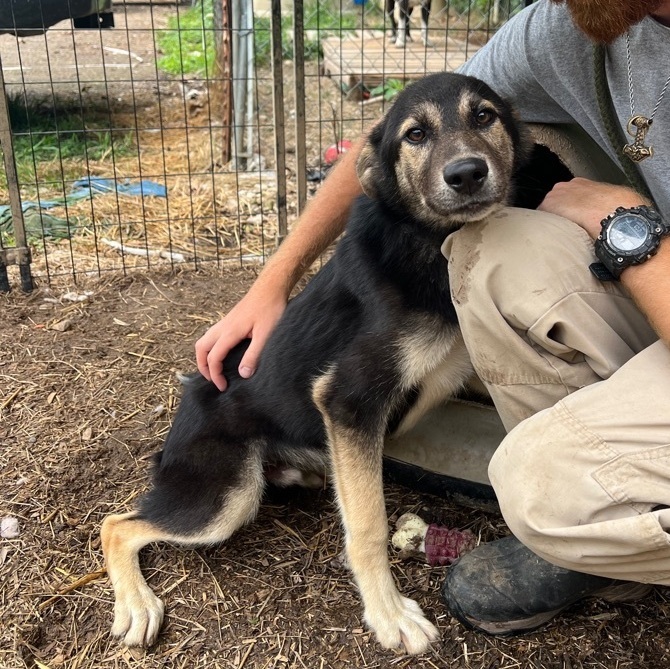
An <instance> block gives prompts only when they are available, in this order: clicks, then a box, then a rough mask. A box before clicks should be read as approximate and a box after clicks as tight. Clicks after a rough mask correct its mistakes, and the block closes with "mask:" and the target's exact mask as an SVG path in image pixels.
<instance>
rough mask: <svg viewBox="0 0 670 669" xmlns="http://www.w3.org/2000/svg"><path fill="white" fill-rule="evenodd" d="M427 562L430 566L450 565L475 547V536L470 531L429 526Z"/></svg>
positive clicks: (426, 540) (427, 533)
mask: <svg viewBox="0 0 670 669" xmlns="http://www.w3.org/2000/svg"><path fill="white" fill-rule="evenodd" d="M425 542H426V561H427V562H428V564H429V565H432V566H440V567H443V566H444V565H450V564H451V563H452V562H454V560H456V558H458V557H460V556H461V555H463V554H464V553H467V552H468V551H471V550H472V549H473V548H474V547H475V543H476V542H475V535H474V534H472V532H470V530H463V531H461V530H450V529H449V528H447V527H443V526H441V525H435V524H434V523H433V524H432V525H429V526H428V531H427V532H426V539H425Z"/></svg>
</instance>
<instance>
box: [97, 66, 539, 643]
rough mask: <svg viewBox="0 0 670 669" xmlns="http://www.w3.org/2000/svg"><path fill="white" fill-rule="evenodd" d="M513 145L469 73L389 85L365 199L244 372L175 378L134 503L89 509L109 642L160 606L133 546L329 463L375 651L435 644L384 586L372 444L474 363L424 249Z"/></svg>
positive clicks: (218, 538)
mask: <svg viewBox="0 0 670 669" xmlns="http://www.w3.org/2000/svg"><path fill="white" fill-rule="evenodd" d="M526 144H527V140H526V138H525V135H524V130H523V129H522V127H521V125H520V124H519V123H518V122H517V120H516V119H515V116H514V114H513V112H512V110H511V108H510V106H509V105H508V104H507V103H506V102H505V101H504V100H502V99H501V98H500V97H498V96H497V95H496V94H495V93H494V92H493V91H492V90H491V89H490V88H489V87H488V86H487V85H486V84H484V83H482V82H480V81H478V80H476V79H473V78H470V77H466V76H463V75H458V74H447V73H443V74H436V75H431V76H428V77H426V78H424V79H422V80H419V81H418V82H416V83H413V84H411V85H410V86H408V87H407V88H406V89H405V90H404V91H403V92H401V93H400V94H399V95H398V97H397V99H396V101H395V103H394V104H393V105H392V106H391V108H390V110H389V111H388V113H387V114H386V116H385V117H384V118H383V119H382V120H381V121H380V122H379V123H378V124H377V125H376V126H375V127H374V128H373V130H372V131H371V132H370V134H369V136H368V139H367V142H366V144H365V146H364V148H363V149H362V152H361V155H360V157H359V160H358V163H357V171H358V175H359V179H360V182H361V185H362V188H363V191H364V193H365V195H363V196H361V197H360V198H359V199H358V200H357V201H356V203H355V205H354V207H353V209H352V213H351V216H350V220H349V222H348V225H347V228H346V232H345V234H344V235H343V237H342V239H341V240H340V241H339V243H338V245H337V247H336V249H335V252H334V254H333V256H332V258H331V259H330V260H329V261H328V262H327V263H326V264H325V265H324V266H323V268H322V269H321V270H320V271H319V272H318V273H317V274H316V275H315V276H314V277H313V279H312V280H311V281H310V282H309V283H308V284H307V286H306V288H305V289H304V290H303V291H302V292H301V293H300V294H299V295H298V296H296V297H295V298H294V299H292V300H291V301H290V302H289V303H288V305H287V308H286V310H285V312H284V315H283V317H282V318H281V319H280V321H279V323H278V324H277V327H276V329H275V331H274V332H273V334H272V336H271V337H270V339H269V340H268V342H267V344H266V346H265V348H264V351H263V354H262V356H261V360H260V364H259V366H258V369H257V371H256V373H255V374H254V375H253V376H252V377H251V378H249V379H246V380H245V379H241V378H240V376H239V374H238V371H237V368H238V365H239V363H240V360H241V358H242V356H243V354H244V351H245V350H246V348H247V346H248V344H249V342H248V341H244V342H242V343H240V344H239V345H238V346H237V347H235V348H234V349H233V350H232V351H231V352H230V354H229V355H228V356H227V357H226V359H225V360H224V362H223V371H224V374H225V376H226V379H227V380H228V388H227V390H226V391H225V392H223V393H221V392H219V391H218V390H217V388H216V387H215V386H214V385H213V384H212V383H210V382H208V381H207V380H206V379H204V378H203V377H202V376H200V375H199V374H193V375H190V376H188V377H185V378H184V379H183V386H184V388H183V395H182V398H181V401H180V405H179V408H178V411H177V413H176V415H175V418H174V422H173V425H172V427H171V430H170V432H169V434H168V436H167V439H166V442H165V444H164V446H163V450H162V451H161V452H160V453H159V454H158V455H157V457H156V462H155V463H154V471H153V487H152V488H151V489H150V491H149V492H148V493H147V494H146V495H145V496H144V497H143V498H142V499H141V500H140V502H139V506H138V508H137V509H136V510H134V511H131V512H130V513H125V514H122V515H112V516H109V517H107V518H106V519H105V521H104V523H103V525H102V531H101V538H102V548H103V552H104V556H105V560H106V565H107V571H108V574H109V577H110V580H111V583H112V585H113V587H114V591H115V596H116V603H115V607H114V623H113V626H112V634H113V635H114V636H116V637H119V638H120V639H121V640H122V642H123V643H125V644H126V645H129V646H149V645H151V644H152V643H153V642H154V641H155V639H156V637H157V635H158V631H159V628H160V625H161V622H162V618H163V604H162V602H161V601H160V600H159V599H158V598H157V597H156V596H155V595H154V594H153V592H152V591H151V589H150V588H149V587H148V585H147V583H146V581H145V580H144V578H143V576H142V573H141V571H140V568H139V564H138V552H139V551H140V549H141V548H142V547H143V546H145V545H146V544H148V543H150V542H157V541H167V542H172V543H176V544H181V545H186V546H196V545H204V544H213V543H217V542H222V541H225V540H226V539H228V537H230V536H231V534H232V533H233V532H234V531H235V530H236V529H238V528H239V527H240V526H242V525H243V524H245V523H248V522H250V521H251V520H252V519H253V518H254V516H255V515H256V513H257V511H258V508H259V505H260V502H261V497H262V495H263V492H264V489H265V487H266V485H267V481H268V479H270V480H274V481H276V482H279V483H282V482H283V483H295V482H300V483H305V484H309V483H310V481H314V480H316V481H317V482H318V481H320V480H321V477H322V476H323V472H324V470H325V469H328V470H329V471H330V472H332V479H333V482H334V488H335V491H336V497H337V502H338V505H339V508H340V511H341V516H342V521H343V524H344V528H345V535H346V552H347V558H348V563H349V566H350V569H351V571H352V572H353V576H354V579H355V581H356V583H357V585H358V588H359V590H360V594H361V597H362V600H363V605H364V610H365V613H364V619H365V621H366V623H367V624H368V625H369V627H370V628H371V629H372V630H373V631H374V633H375V635H376V637H377V639H378V641H379V642H380V643H381V645H382V646H383V647H385V648H391V647H396V646H399V645H400V644H401V643H402V644H404V646H405V649H406V650H407V652H409V653H420V652H423V651H424V650H425V649H426V648H427V647H428V645H429V643H430V642H431V641H432V640H434V639H435V638H436V636H437V631H436V629H435V627H434V626H433V625H432V624H431V623H430V622H429V621H428V620H427V619H426V618H425V617H424V615H423V613H422V611H421V609H420V607H419V606H418V604H416V602H414V601H413V600H411V599H408V598H406V597H404V596H402V595H401V594H400V593H399V592H398V590H397V589H396V586H395V584H394V581H393V577H392V573H391V569H390V565H389V560H388V556H387V544H388V521H387V516H386V511H385V506H384V492H383V486H382V451H383V446H384V439H385V436H386V435H388V434H392V433H399V432H402V431H404V430H406V429H408V428H409V427H411V426H412V425H414V424H415V423H416V422H417V420H418V419H419V418H420V417H421V416H422V415H423V414H424V413H425V412H426V411H427V410H428V409H430V408H431V407H433V406H435V405H437V404H438V403H441V402H443V401H444V400H445V399H447V398H449V397H452V396H453V395H454V394H456V393H457V392H459V389H461V387H462V386H463V385H464V384H465V383H466V381H467V380H468V378H469V377H470V376H471V374H472V367H471V364H470V361H469V358H468V355H467V352H466V350H465V346H464V343H463V340H462V337H461V335H460V331H459V328H458V323H457V319H456V313H455V311H454V307H453V305H452V302H451V299H450V294H449V279H448V274H447V261H446V259H445V258H444V257H443V256H442V254H441V253H440V246H441V244H442V242H443V240H444V238H445V237H446V236H447V235H448V234H449V233H450V232H451V231H453V230H455V229H457V228H458V227H459V226H462V225H467V224H468V223H469V222H471V221H477V220H479V219H482V218H484V217H486V216H488V215H489V214H491V213H492V212H493V211H495V210H497V209H498V208H499V207H500V206H501V205H503V204H504V203H506V202H507V201H509V199H510V197H511V194H512V190H513V179H512V178H511V175H513V174H514V172H515V171H516V170H517V168H518V167H519V165H520V164H521V163H522V161H523V158H524V155H525V154H526V152H527V149H526Z"/></svg>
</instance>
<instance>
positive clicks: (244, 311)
mask: <svg viewBox="0 0 670 669" xmlns="http://www.w3.org/2000/svg"><path fill="white" fill-rule="evenodd" d="M364 144H365V137H362V138H361V139H359V140H358V141H357V142H356V143H355V144H354V146H353V147H352V148H351V149H349V151H347V152H346V153H344V154H342V156H341V157H340V158H339V160H338V162H337V164H336V166H335V167H334V168H333V170H332V172H331V174H330V175H329V176H328V178H327V179H326V180H325V182H324V183H323V185H322V186H321V188H320V189H319V191H318V192H317V193H316V195H315V196H314V197H313V198H312V199H311V200H310V202H309V203H308V205H307V207H306V208H305V211H304V213H303V214H302V216H301V217H300V218H299V219H298V220H297V221H296V223H295V225H294V226H293V229H292V230H291V233H290V234H289V235H288V236H287V237H286V239H285V240H284V242H283V243H282V244H281V246H280V247H279V249H278V250H277V251H276V253H275V254H274V255H273V256H272V257H271V258H270V259H269V260H268V262H267V264H266V266H265V268H264V269H263V271H262V272H261V273H260V275H259V276H258V278H257V279H256V281H255V282H254V284H253V285H252V286H251V288H250V289H249V292H248V293H247V294H246V295H245V296H244V297H243V298H242V300H240V302H238V303H237V304H236V305H235V307H233V309H231V310H230V312H228V314H226V316H225V317H224V318H222V319H221V320H220V321H219V322H218V323H216V324H215V325H213V326H212V327H211V328H209V330H207V332H206V333H205V334H204V335H203V336H202V337H201V338H200V339H199V340H198V341H197V342H196V345H195V352H196V360H197V363H198V370H199V371H200V373H201V374H202V375H203V376H204V377H205V378H207V379H208V380H210V381H212V382H213V383H214V384H215V385H216V387H217V388H218V389H219V390H221V391H223V390H225V389H226V385H227V384H226V379H225V378H224V376H223V373H222V369H221V367H222V361H223V360H224V358H225V357H226V355H228V352H229V351H230V350H231V349H232V348H233V347H234V346H236V345H237V344H239V343H240V342H241V341H242V340H243V339H245V338H247V337H249V338H251V344H250V345H249V348H248V349H247V351H246V353H245V354H244V357H243V358H242V361H241V363H240V366H239V371H240V376H242V377H243V378H249V377H250V376H251V375H252V374H253V373H254V372H255V371H256V367H257V365H258V360H259V358H260V354H261V351H262V349H263V346H264V345H265V343H266V341H267V340H268V337H269V336H270V334H271V333H272V330H273V329H274V327H275V325H276V324H277V322H278V321H279V319H280V318H281V315H282V314H283V313H284V309H285V308H286V303H287V301H288V298H289V295H290V294H291V291H292V290H293V288H294V287H295V285H296V283H297V282H298V281H299V280H300V278H301V277H302V275H303V274H304V273H305V271H306V270H307V269H308V268H309V267H310V266H311V264H312V263H313V262H314V261H315V260H316V259H317V258H318V257H319V255H320V254H321V253H322V252H323V251H324V250H325V249H326V248H327V247H328V245H329V244H330V243H331V242H333V241H334V240H335V239H336V238H337V236H338V235H339V234H340V233H341V232H342V231H343V230H344V227H345V225H346V222H347V218H348V216H349V210H350V208H351V204H352V202H353V201H354V199H355V198H356V197H357V196H358V195H360V194H361V193H362V191H361V186H360V183H359V181H358V177H357V175H356V160H357V159H358V156H359V154H360V152H361V149H362V148H363V145H364Z"/></svg>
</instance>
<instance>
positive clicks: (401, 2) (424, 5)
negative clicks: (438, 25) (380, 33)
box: [386, 0, 431, 48]
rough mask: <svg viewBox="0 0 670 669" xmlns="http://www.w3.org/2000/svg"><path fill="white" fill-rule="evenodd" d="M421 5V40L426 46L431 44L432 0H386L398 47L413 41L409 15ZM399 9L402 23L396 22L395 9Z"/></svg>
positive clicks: (393, 35)
mask: <svg viewBox="0 0 670 669" xmlns="http://www.w3.org/2000/svg"><path fill="white" fill-rule="evenodd" d="M416 6H420V7H421V41H422V42H423V44H424V46H431V44H430V42H429V41H428V20H429V19H430V6H431V0H386V15H387V16H388V19H389V21H390V23H391V39H392V40H393V42H394V44H395V45H396V46H397V47H400V48H404V47H405V43H406V42H408V41H409V42H411V41H412V36H411V34H410V30H409V17H410V16H411V15H412V12H413V11H414V7H416ZM396 8H397V9H398V18H399V20H400V25H398V22H396V18H395V9H396Z"/></svg>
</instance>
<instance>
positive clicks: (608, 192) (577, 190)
mask: <svg viewBox="0 0 670 669" xmlns="http://www.w3.org/2000/svg"><path fill="white" fill-rule="evenodd" d="M641 204H649V202H646V201H645V200H644V198H643V197H641V196H640V195H639V193H636V192H635V191H633V190H631V189H630V188H626V187H624V186H613V185H611V184H602V183H597V182H594V181H590V180H588V179H581V178H576V179H572V181H566V182H561V183H558V184H556V185H555V186H554V188H553V189H552V190H551V192H550V193H549V194H548V195H547V197H546V198H545V199H544V201H543V202H542V204H541V205H540V206H539V207H538V209H542V210H543V211H548V212H550V213H552V214H558V215H559V216H564V217H565V218H567V219H569V220H571V221H574V222H575V223H577V225H579V226H580V227H582V228H584V230H586V232H588V233H589V235H590V236H591V238H592V239H595V238H596V237H597V236H598V235H599V234H600V230H601V225H600V222H601V221H602V220H603V219H604V218H605V217H606V216H608V215H609V214H611V213H612V212H614V211H615V210H616V208H617V207H626V208H628V207H637V206H639V205H641ZM621 283H622V284H623V286H625V288H626V290H627V291H628V292H629V293H630V295H631V296H632V298H633V299H634V300H635V302H636V303H637V305H638V306H639V307H640V310H641V311H642V313H644V314H645V316H646V317H647V318H648V319H649V322H650V324H651V326H652V327H653V328H654V329H655V330H656V332H657V333H658V335H659V337H660V338H661V339H663V341H664V342H665V343H666V344H667V345H669V346H670V238H665V239H663V240H662V241H661V244H660V246H659V249H658V253H657V254H656V255H655V256H653V257H652V258H650V259H649V260H647V261H646V262H644V263H642V264H641V265H633V266H631V267H628V268H627V269H625V270H624V271H623V272H622V273H621Z"/></svg>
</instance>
